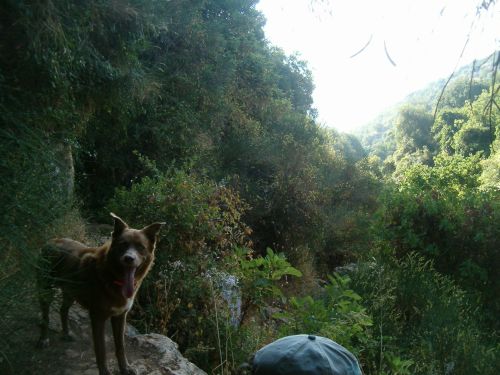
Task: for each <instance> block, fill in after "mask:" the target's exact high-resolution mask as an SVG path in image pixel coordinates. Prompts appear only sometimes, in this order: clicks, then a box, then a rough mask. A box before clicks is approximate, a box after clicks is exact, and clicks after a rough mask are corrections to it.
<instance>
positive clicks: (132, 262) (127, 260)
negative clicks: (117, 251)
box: [120, 249, 140, 267]
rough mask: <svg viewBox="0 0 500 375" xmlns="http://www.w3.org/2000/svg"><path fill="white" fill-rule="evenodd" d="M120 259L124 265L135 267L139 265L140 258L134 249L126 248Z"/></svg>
mask: <svg viewBox="0 0 500 375" xmlns="http://www.w3.org/2000/svg"><path fill="white" fill-rule="evenodd" d="M120 261H121V262H122V264H123V265H124V266H127V267H137V266H139V263H140V259H139V256H138V254H137V252H136V251H135V249H128V250H127V251H126V252H125V254H123V255H122V256H121V257H120Z"/></svg>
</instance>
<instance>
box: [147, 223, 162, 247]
mask: <svg viewBox="0 0 500 375" xmlns="http://www.w3.org/2000/svg"><path fill="white" fill-rule="evenodd" d="M165 224H166V223H153V224H150V225H148V226H147V227H144V228H142V230H141V231H142V233H144V234H145V235H146V237H147V238H148V240H150V241H151V242H152V243H154V242H155V241H156V235H157V234H158V232H159V230H160V229H161V227H162V226H164V225H165Z"/></svg>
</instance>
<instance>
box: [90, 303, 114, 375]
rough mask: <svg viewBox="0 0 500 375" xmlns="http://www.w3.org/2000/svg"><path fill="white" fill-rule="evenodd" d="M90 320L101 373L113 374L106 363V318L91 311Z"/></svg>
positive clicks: (103, 374)
mask: <svg viewBox="0 0 500 375" xmlns="http://www.w3.org/2000/svg"><path fill="white" fill-rule="evenodd" d="M90 322H91V324H92V338H93V340H94V351H95V359H96V362H97V368H98V369H99V375H111V373H110V372H109V370H108V365H107V363H106V346H105V345H106V344H105V341H104V323H105V322H106V319H104V318H103V317H102V316H100V315H99V314H96V313H95V312H92V311H91V312H90Z"/></svg>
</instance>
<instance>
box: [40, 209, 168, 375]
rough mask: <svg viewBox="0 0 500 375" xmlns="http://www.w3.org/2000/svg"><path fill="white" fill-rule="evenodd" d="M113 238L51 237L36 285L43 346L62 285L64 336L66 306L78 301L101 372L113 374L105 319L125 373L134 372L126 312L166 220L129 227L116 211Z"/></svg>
mask: <svg viewBox="0 0 500 375" xmlns="http://www.w3.org/2000/svg"><path fill="white" fill-rule="evenodd" d="M111 216H113V218H114V220H115V225H114V229H113V233H112V238H111V242H108V243H106V244H104V245H103V246H101V247H97V248H90V247H87V246H85V245H83V244H82V243H80V242H77V241H73V240H70V239H66V238H65V239H55V240H52V241H51V242H50V243H49V244H48V245H47V246H46V247H44V249H43V250H42V255H41V258H40V267H39V273H38V290H39V298H40V305H41V308H42V324H41V336H40V340H39V342H38V345H39V346H40V347H45V346H47V345H48V344H49V338H48V327H49V307H50V303H51V302H52V299H53V296H54V287H59V288H61V290H62V306H61V310H60V312H61V322H62V329H63V338H64V339H67V340H68V339H69V340H71V339H72V338H71V335H70V332H69V329H68V311H69V308H70V307H71V305H72V304H73V302H74V301H77V302H78V303H80V304H81V305H82V306H83V307H84V308H86V309H87V310H88V311H89V315H90V320H91V324H92V337H93V341H94V350H95V356H96V361H97V367H98V368H99V375H109V374H110V372H109V370H108V367H107V364H106V349H105V344H104V323H105V321H106V320H107V319H108V318H111V325H112V328H113V336H114V341H115V350H116V358H117V359H118V366H119V367H120V372H121V374H123V375H132V374H135V371H134V370H133V369H132V368H130V367H129V365H128V363H127V358H126V357H125V349H124V344H123V335H124V330H125V319H126V316H127V312H128V311H129V310H130V308H131V307H132V304H133V303H134V297H135V294H136V293H137V290H138V289H139V287H140V285H141V282H142V280H143V279H144V277H145V276H146V274H147V273H148V271H149V269H150V267H151V265H152V264H153V259H154V249H155V244H156V239H157V233H158V231H159V230H160V228H161V227H162V225H163V224H165V223H154V224H151V225H149V226H147V227H145V228H143V229H141V230H137V229H132V228H129V226H128V225H127V224H126V223H125V222H124V221H123V220H122V219H120V218H119V217H118V216H116V215H115V214H113V213H112V214H111Z"/></svg>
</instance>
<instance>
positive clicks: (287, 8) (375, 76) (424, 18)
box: [257, 0, 500, 132]
mask: <svg viewBox="0 0 500 375" xmlns="http://www.w3.org/2000/svg"><path fill="white" fill-rule="evenodd" d="M478 2H479V1H478V0H330V1H328V0H323V1H322V0H261V1H260V3H259V4H258V6H257V9H259V10H260V11H262V12H263V13H264V15H265V17H266V19H267V24H266V27H265V32H266V37H267V39H268V40H269V41H270V42H271V43H272V44H273V45H276V46H278V47H280V48H282V49H283V50H284V51H285V52H286V53H287V54H292V53H295V52H298V53H299V55H300V57H301V58H302V59H303V60H306V61H307V62H308V64H309V67H310V69H311V70H312V72H313V77H314V83H315V86H316V89H315V91H314V94H313V97H314V106H315V107H316V108H317V109H318V111H319V120H320V122H321V123H323V124H325V125H327V126H333V127H335V128H336V129H338V130H341V131H347V132H349V131H352V130H354V129H355V128H356V127H358V126H360V125H363V124H364V123H366V122H367V121H369V120H370V119H372V118H373V117H375V116H376V115H377V114H378V113H380V112H382V111H383V110H384V109H385V108H387V107H389V106H390V105H392V104H395V103H397V102H398V101H400V100H402V99H403V98H404V97H405V96H406V95H407V94H409V93H410V92H412V91H415V90H417V89H420V88H423V87H424V86H425V85H426V84H427V83H429V82H431V81H434V80H436V79H438V78H443V77H447V76H449V74H450V73H451V72H452V71H453V69H454V67H455V65H456V64H457V61H458V60H459V57H460V54H461V52H462V49H463V46H464V44H465V42H466V40H467V34H468V33H469V31H470V30H471V25H472V23H473V22H474V26H473V27H472V33H471V38H470V41H469V43H468V46H467V48H466V50H465V53H464V55H463V57H462V59H461V60H460V63H459V66H462V65H465V64H467V63H470V62H472V60H473V59H474V58H481V57H485V56H487V55H489V54H490V53H492V52H493V51H494V50H495V49H499V48H500V1H498V2H497V4H496V5H495V6H491V7H490V9H489V11H488V12H484V11H483V12H482V13H481V16H480V17H479V18H478V19H476V21H474V19H475V15H476V4H477V3H478ZM371 35H373V37H372V41H371V43H370V45H369V46H368V47H367V48H366V49H365V50H364V51H363V52H362V53H360V54H359V55H357V56H355V57H353V58H350V56H352V55H353V54H355V53H356V52H358V51H359V50H360V49H361V48H362V47H363V46H364V45H365V44H366V43H367V42H368V40H369V39H370V36H371ZM384 40H385V42H386V44H387V49H388V52H389V54H390V56H391V58H392V59H393V60H394V62H395V63H396V66H393V65H392V64H391V63H390V62H389V60H388V59H387V57H386V55H385V52H384Z"/></svg>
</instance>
